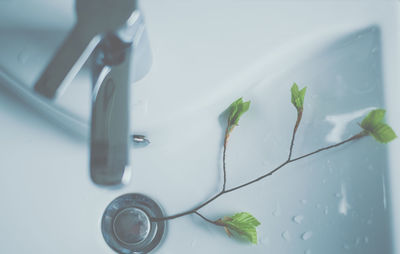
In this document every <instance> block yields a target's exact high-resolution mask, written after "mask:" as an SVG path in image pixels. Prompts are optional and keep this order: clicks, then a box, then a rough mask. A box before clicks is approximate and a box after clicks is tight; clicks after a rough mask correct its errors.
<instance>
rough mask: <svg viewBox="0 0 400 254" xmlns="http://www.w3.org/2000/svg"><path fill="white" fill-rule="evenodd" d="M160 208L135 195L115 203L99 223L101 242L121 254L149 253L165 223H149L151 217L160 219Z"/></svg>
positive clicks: (152, 202)
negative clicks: (104, 242)
mask: <svg viewBox="0 0 400 254" xmlns="http://www.w3.org/2000/svg"><path fill="white" fill-rule="evenodd" d="M162 216H163V212H162V210H161V208H160V206H159V205H158V204H157V203H156V202H154V201H153V200H152V199H150V198H148V197H146V196H144V195H142V194H137V193H131V194H125V195H122V196H120V197H118V198H116V199H114V200H113V201H112V202H111V203H110V204H109V205H108V206H107V208H106V210H105V212H104V214H103V218H102V221H101V230H102V233H103V237H104V240H105V241H106V242H107V244H108V245H109V246H110V247H111V248H112V249H113V250H115V251H116V252H118V253H121V254H136V253H148V252H150V251H151V250H153V249H154V248H155V247H156V246H157V245H158V244H159V243H160V242H161V240H162V238H163V235H164V232H165V221H162V222H151V221H150V217H162Z"/></svg>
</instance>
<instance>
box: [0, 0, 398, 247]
mask: <svg viewBox="0 0 400 254" xmlns="http://www.w3.org/2000/svg"><path fill="white" fill-rule="evenodd" d="M7 3H8V2H4V3H0V6H1V5H2V4H4V5H6V4H7ZM228 3H230V5H228V6H229V7H227V4H228ZM142 7H143V10H144V13H145V15H146V18H147V24H148V30H149V37H150V40H151V43H152V50H153V56H154V59H153V67H152V69H151V71H150V73H149V75H148V76H147V77H145V78H144V79H143V80H141V81H139V82H138V83H137V84H135V86H134V87H133V91H132V93H133V101H132V104H133V112H132V117H133V119H134V122H133V130H134V131H137V132H141V133H145V134H147V135H148V136H149V138H150V139H151V140H152V143H151V145H149V146H148V147H146V148H132V151H131V152H132V164H133V175H132V181H131V183H130V184H129V185H127V186H125V187H124V188H120V189H104V188H100V187H98V186H95V185H94V184H93V183H92V182H91V181H90V178H89V171H88V148H87V144H86V141H85V139H84V138H82V137H79V136H76V135H75V134H74V133H73V132H71V131H68V130H66V129H63V128H60V126H59V125H54V124H53V122H52V121H49V120H47V119H46V117H44V116H43V115H42V114H41V113H38V112H37V111H35V110H33V109H31V107H30V106H29V104H27V103H26V102H25V101H23V100H22V99H20V98H19V97H18V96H16V95H15V93H14V92H11V91H10V89H9V88H7V86H6V85H4V84H3V85H2V86H1V90H0V91H1V93H0V104H1V106H0V117H1V119H2V126H1V127H0V128H1V131H0V140H2V146H1V147H2V149H1V151H2V154H3V156H0V157H1V164H0V165H1V168H2V170H1V171H0V189H1V190H2V191H1V192H0V201H1V203H2V213H1V214H2V216H1V219H0V227H1V228H2V230H1V231H0V239H3V241H2V245H1V247H0V250H2V251H3V252H7V253H18V254H19V253H28V252H32V250H34V252H37V253H43V254H46V253H110V254H111V253H113V251H112V250H111V249H110V248H109V247H108V246H107V244H106V243H105V242H104V240H103V238H102V235H101V230H100V221H101V216H102V214H103V212H104V209H105V208H106V207H107V205H108V204H109V203H110V202H111V201H112V200H113V199H114V198H116V197H117V196H120V195H122V194H126V193H143V194H146V195H148V196H150V197H152V198H153V199H155V200H156V201H157V202H158V203H160V204H161V206H162V207H163V208H164V211H165V212H166V213H167V214H174V213H177V212H182V211H185V210H188V209H191V208H193V207H194V206H196V205H198V204H199V203H200V202H202V201H204V200H206V199H208V198H210V197H211V196H213V195H214V194H215V193H217V192H218V191H219V189H220V187H221V184H222V173H221V169H220V167H221V165H220V164H221V163H220V161H221V142H222V137H223V129H224V126H221V123H220V121H219V115H220V113H221V112H223V111H224V110H225V109H226V107H227V106H228V105H229V104H230V103H231V102H232V101H233V100H235V99H236V98H238V97H241V96H243V97H244V98H245V99H249V100H251V102H252V104H251V109H250V111H249V112H248V113H246V115H244V116H243V118H242V119H241V122H240V126H239V127H237V128H236V129H235V130H234V132H233V134H232V137H231V140H230V143H229V147H228V151H227V169H228V183H227V185H228V188H229V187H234V186H237V185H239V184H241V183H244V182H246V181H248V180H251V179H253V178H255V177H257V176H259V175H262V174H264V173H265V172H266V171H268V170H269V169H273V168H274V167H276V166H277V165H279V164H281V163H282V162H283V161H285V160H286V158H287V153H288V147H289V143H290V135H291V131H292V128H293V125H294V122H295V117H296V112H295V109H294V108H293V106H292V105H291V104H290V91H289V89H290V86H291V85H292V83H293V82H297V83H298V84H299V85H300V86H307V89H308V90H307V95H306V104H305V109H304V118H303V122H302V125H301V127H300V129H299V132H298V135H297V138H296V143H295V147H294V156H299V155H302V154H304V153H307V152H310V151H313V150H315V149H318V148H320V147H322V146H326V145H330V144H333V143H335V142H339V141H340V140H343V139H345V138H347V137H349V136H351V135H352V134H355V133H357V132H358V131H359V126H358V125H357V123H358V122H360V121H361V119H362V116H363V115H364V114H365V113H366V112H368V111H369V110H370V109H372V108H376V107H383V108H387V109H388V120H389V123H390V124H391V125H392V126H393V127H394V129H395V130H397V132H398V130H399V129H400V128H399V127H400V122H398V119H397V120H396V119H395V118H394V117H393V116H394V115H395V113H398V112H399V110H400V105H399V104H398V102H396V100H394V97H393V95H392V94H393V93H395V92H396V89H397V88H395V85H394V82H395V81H398V77H397V74H396V72H395V71H394V70H393V69H392V68H391V67H390V66H393V65H394V64H395V63H397V61H398V60H396V59H397V56H398V51H397V47H395V46H394V43H395V42H396V40H397V39H396V38H397V36H395V35H393V33H394V31H396V30H395V29H396V26H394V25H393V24H394V23H395V21H396V20H397V19H398V12H397V11H398V10H397V9H398V4H397V3H395V2H393V3H392V2H390V1H388V2H385V4H382V3H380V2H379V3H378V2H369V3H361V2H352V3H341V2H336V3H335V2H324V3H320V4H317V3H315V2H310V1H305V2H302V3H293V2H285V3H274V2H261V1H249V2H244V1H226V2H221V3H218V4H215V5H213V6H204V4H202V5H200V4H198V3H197V4H196V3H181V2H179V1H172V0H171V1H163V2H161V1H149V2H147V3H143V4H142ZM178 7H179V8H178ZM293 7H296V8H293ZM311 7H312V10H313V11H312V13H313V15H310V13H311V10H310V8H311ZM166 10H168V11H170V12H171V15H165V14H164V16H163V12H164V11H166ZM300 10H301V11H300ZM335 10H336V11H339V10H340V11H341V12H340V13H341V14H340V15H339V16H340V17H339V18H338V15H334V14H332V13H335ZM361 10H362V11H361ZM249 13H252V15H249ZM278 13H279V15H278ZM172 14H174V15H172ZM161 17H164V18H161ZM201 17H203V19H201ZM237 17H241V18H240V19H238V18H237ZM293 17H296V20H297V22H295V21H294V20H293ZM182 20H186V21H187V22H184V23H183V22H181V21H182ZM204 20H207V22H204ZM289 20H290V21H289ZM337 20H340V22H337ZM350 21H351V22H350ZM62 26H63V25H60V27H62ZM167 28H169V29H167ZM397 30H398V29H397ZM2 31H4V30H2ZM237 31H242V34H241V36H238V33H237ZM61 33H62V32H61ZM294 38H296V40H295V39H294ZM389 49H391V50H390V51H389ZM0 52H3V51H0ZM8 53H10V52H8ZM396 54H397V55H396ZM1 66H2V67H3V69H4V66H6V67H7V61H4V58H3V61H2V62H1ZM13 66H14V67H15V65H13ZM24 68H26V69H29V66H27V67H24ZM36 68H37V69H36V70H38V69H39V67H36ZM14 71H16V70H14ZM31 75H34V74H31ZM32 77H33V76H32ZM27 81H29V79H27ZM397 90H398V89H397ZM74 91H76V90H74ZM155 91H157V92H155ZM397 92H398V91H397ZM81 97H82V98H80V99H79V103H82V105H83V104H85V105H86V103H87V101H85V98H84V96H81ZM63 103H66V104H60V105H61V106H62V107H66V108H67V110H68V100H66V101H64V102H63ZM75 106H76V105H75ZM72 112H74V110H73V109H72ZM81 117H82V118H83V119H85V115H84V114H83V115H82V116H81ZM396 149H397V150H396ZM398 149H399V145H398V141H395V142H394V143H393V145H391V146H384V145H380V144H377V143H376V142H375V141H374V140H373V139H372V138H369V137H368V138H365V139H363V140H360V141H357V142H355V143H352V144H348V145H345V146H343V147H340V148H338V149H335V150H331V151H327V152H324V153H320V154H318V155H316V156H313V157H309V158H307V159H304V160H301V161H298V162H295V163H293V164H291V165H289V166H287V167H285V168H283V169H282V170H281V171H279V172H278V173H277V174H274V175H273V176H271V177H269V178H268V179H265V180H264V181H261V182H259V183H257V184H254V185H251V186H248V187H247V188H244V189H241V190H238V191H236V192H232V193H230V194H227V195H225V196H223V197H221V198H219V199H218V200H216V201H215V202H213V203H211V204H210V205H209V206H207V207H205V208H203V209H202V210H201V212H202V214H204V215H206V216H208V217H210V218H215V219H217V218H219V217H221V216H224V215H229V214H232V213H236V212H240V211H248V212H250V213H252V214H253V215H254V216H255V217H256V218H257V219H259V220H260V221H261V225H260V226H259V227H258V234H259V244H258V245H249V244H246V243H242V242H238V241H234V240H232V239H230V238H229V237H227V236H226V235H225V232H224V231H223V230H222V229H220V228H216V227H215V226H213V225H209V224H206V223H205V222H204V221H203V220H201V219H200V218H198V217H196V216H186V217H183V218H179V219H176V220H173V221H170V222H169V223H168V225H167V234H166V237H165V239H164V241H163V243H162V245H161V246H160V247H159V248H158V249H157V250H156V251H155V253H166V254H168V253H188V252H189V253H244V252H248V253H265V252H266V251H269V252H271V253H329V254H330V253H332V254H333V253H346V252H348V253H397V252H395V248H394V247H393V246H395V244H394V240H393V239H396V234H395V232H397V231H396V229H397V226H398V225H397V221H395V219H394V218H393V217H392V214H393V213H394V212H395V211H397V210H395V209H396V207H395V205H396V202H395V201H393V200H395V198H394V197H395V192H393V187H391V186H393V182H394V181H395V180H394V179H396V178H395V176H396V174H395V173H394V172H393V170H394V168H395V165H397V164H396V163H398V162H399V161H396V159H393V154H394V153H395V152H396V151H399V150H398ZM393 193H394V194H393ZM16 246H18V247H16Z"/></svg>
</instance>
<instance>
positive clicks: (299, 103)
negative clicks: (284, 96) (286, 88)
mask: <svg viewBox="0 0 400 254" xmlns="http://www.w3.org/2000/svg"><path fill="white" fill-rule="evenodd" d="M306 90H307V87H304V88H303V89H301V90H299V87H298V86H297V84H296V83H293V85H292V88H291V92H292V104H293V105H294V106H295V107H296V109H297V111H302V110H303V105H304V96H305V95H306Z"/></svg>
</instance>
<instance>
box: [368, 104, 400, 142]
mask: <svg viewBox="0 0 400 254" xmlns="http://www.w3.org/2000/svg"><path fill="white" fill-rule="evenodd" d="M385 113H386V111H385V110H384V109H375V110H372V111H371V112H369V113H368V115H367V116H366V117H365V118H364V119H363V121H362V122H361V128H363V129H364V130H366V131H367V132H368V134H370V135H371V136H373V137H374V138H375V139H376V141H378V142H380V143H384V144H386V143H389V142H390V141H392V140H394V139H395V138H396V137H397V136H396V133H395V132H394V131H393V129H392V128H391V127H390V126H389V125H387V124H386V123H384V122H383V118H384V117H385Z"/></svg>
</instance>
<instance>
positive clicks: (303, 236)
mask: <svg viewBox="0 0 400 254" xmlns="http://www.w3.org/2000/svg"><path fill="white" fill-rule="evenodd" d="M312 234H313V233H312V232H311V231H307V232H304V233H303V234H302V235H301V239H303V240H304V241H306V240H308V239H310V238H311V237H312Z"/></svg>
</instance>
